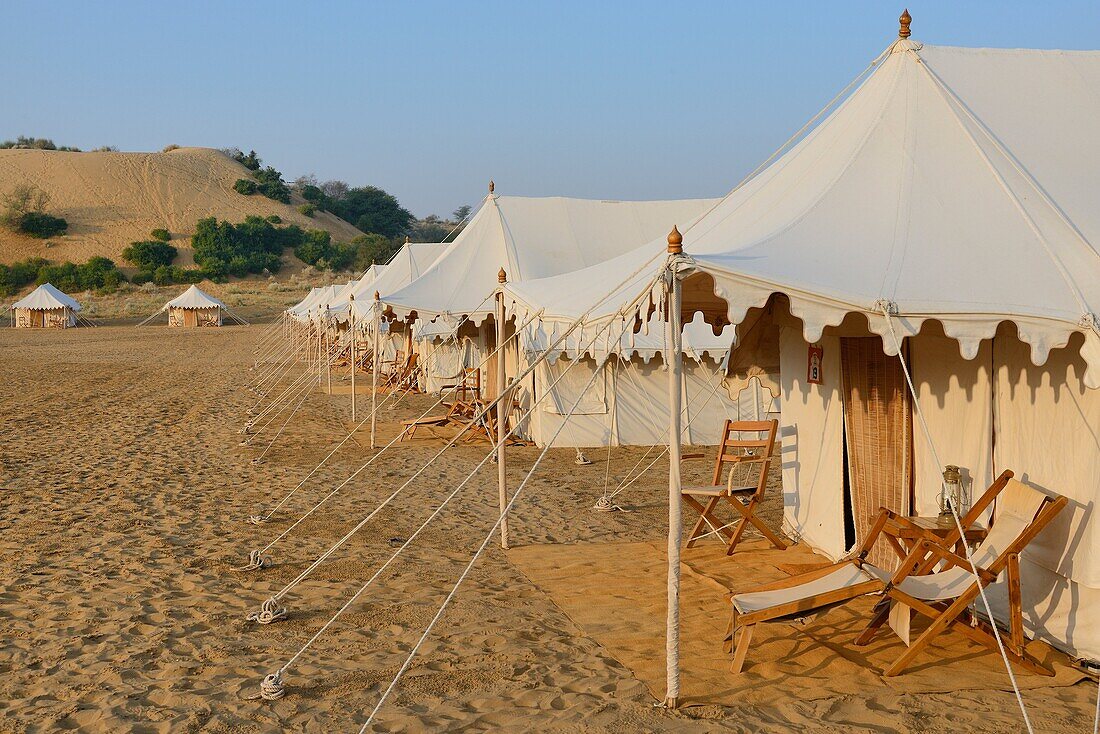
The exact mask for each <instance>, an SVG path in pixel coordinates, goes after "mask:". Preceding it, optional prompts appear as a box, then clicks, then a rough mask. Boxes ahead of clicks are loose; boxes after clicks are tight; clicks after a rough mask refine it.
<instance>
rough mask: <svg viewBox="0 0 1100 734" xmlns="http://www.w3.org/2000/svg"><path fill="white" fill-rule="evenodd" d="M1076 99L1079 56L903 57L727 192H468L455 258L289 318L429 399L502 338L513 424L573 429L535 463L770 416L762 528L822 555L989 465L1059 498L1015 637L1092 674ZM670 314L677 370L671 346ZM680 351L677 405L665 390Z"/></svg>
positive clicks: (393, 272)
mask: <svg viewBox="0 0 1100 734" xmlns="http://www.w3.org/2000/svg"><path fill="white" fill-rule="evenodd" d="M1097 89H1100V53H1098V52H1093V51H1037V50H1019V49H1015V50H1000V49H976V48H952V47H940V46H931V45H925V44H921V43H917V42H915V41H913V40H911V39H909V38H908V34H905V37H901V38H899V39H898V40H896V41H895V42H894V43H892V44H891V45H890V47H889V48H888V49H887V50H886V51H884V52H883V53H882V54H881V55H880V56H879V57H877V58H876V59H874V61H873V62H872V63H871V64H870V65H869V66H868V68H867V69H866V70H865V71H864V72H863V73H862V74H861V75H860V76H859V77H858V78H857V79H856V80H854V81H853V83H852V84H851V85H849V87H848V88H847V89H846V90H845V92H844V93H842V95H840V97H838V99H837V100H835V101H834V103H831V104H830V106H829V107H827V108H826V109H825V110H823V111H822V112H821V113H820V114H819V115H818V116H815V118H813V119H812V120H811V121H810V122H809V123H808V124H807V126H806V127H805V128H803V130H802V131H800V133H799V134H798V135H796V136H795V138H793V139H792V140H791V141H789V142H788V144H786V145H785V146H784V147H783V148H782V149H781V150H780V151H778V152H777V154H776V155H774V156H773V157H772V158H770V159H769V160H768V161H767V162H766V163H765V165H762V166H761V167H760V168H759V169H758V170H757V171H755V172H754V174H753V175H751V176H750V177H749V178H748V179H746V180H745V181H744V182H742V183H741V184H740V185H738V186H737V187H736V188H734V189H733V190H732V191H731V192H730V193H729V194H727V195H726V196H725V197H722V198H720V199H699V200H682V201H649V202H621V201H590V200H580V199H569V198H559V197H554V198H525V197H513V196H501V195H498V194H496V193H495V191H494V187H493V185H492V184H490V187H489V194H488V196H487V197H486V198H485V200H484V201H483V202H482V203H481V206H480V208H479V209H478V210H477V211H476V213H475V214H474V215H473V216H472V218H471V219H470V220H469V221H468V222H467V223H466V226H465V228H464V229H463V230H462V231H461V233H460V234H459V235H458V236H457V237H456V238H455V239H454V241H453V242H450V243H447V244H421V243H407V244H406V245H405V246H404V247H403V248H402V250H401V251H400V253H399V254H398V255H397V256H396V257H395V259H394V260H393V262H391V263H389V264H388V265H385V266H380V267H373V268H372V269H371V270H370V271H369V272H367V273H366V274H364V275H363V277H362V278H359V279H357V280H355V281H352V282H350V283H347V284H344V285H342V286H330V287H326V288H318V289H314V290H313V291H311V292H310V293H309V294H308V295H307V296H306V297H305V298H304V299H303V300H302V301H301V302H300V303H299V304H297V305H296V306H294V307H292V308H291V309H289V310H288V311H287V312H286V314H285V316H286V319H287V321H288V323H292V324H297V325H300V326H303V328H308V329H314V330H315V331H317V332H318V333H320V331H321V330H322V329H333V330H340V329H347V328H348V326H347V325H348V324H349V323H352V322H354V323H356V324H357V327H356V329H353V330H352V334H353V337H355V338H360V337H359V335H358V332H357V330H358V329H362V330H363V334H366V333H367V332H369V331H370V330H371V329H372V328H376V329H377V330H378V332H379V334H380V336H384V338H380V339H378V343H379V344H380V345H381V346H380V348H381V349H384V350H385V352H386V353H385V358H386V359H389V360H396V358H397V355H398V353H399V352H402V353H404V354H405V355H406V358H407V356H408V355H411V354H413V353H416V354H417V355H419V364H420V369H421V375H420V377H419V379H420V380H421V385H422V387H423V388H424V389H425V390H427V391H437V390H439V389H440V388H441V387H442V386H443V385H445V384H453V383H454V381H455V380H456V379H457V378H459V377H460V376H461V374H462V372H463V371H464V370H467V369H471V368H474V367H476V366H477V365H483V364H486V357H488V356H489V355H490V354H491V353H492V352H493V350H494V349H495V348H496V345H497V343H498V341H499V339H500V337H499V336H498V334H505V335H507V336H510V337H515V338H514V339H511V341H508V342H506V344H505V347H504V349H503V350H502V353H503V360H504V363H505V374H506V375H507V376H508V379H511V377H513V376H515V375H518V374H521V373H522V372H523V371H524V370H525V369H526V368H527V367H529V366H535V369H534V371H533V372H532V373H531V375H530V376H529V377H528V378H527V379H526V381H525V382H524V384H523V386H522V389H520V390H519V392H520V393H522V394H520V395H519V396H518V402H519V403H520V404H527V405H529V404H531V403H532V399H533V397H534V396H538V395H543V394H546V392H547V391H549V392H550V393H551V397H552V399H551V400H549V401H548V402H547V404H546V405H545V406H543V407H540V408H539V409H538V410H535V411H534V412H533V413H532V415H531V416H530V417H529V418H528V419H527V422H526V424H525V425H524V426H523V431H524V434H525V436H526V437H527V438H529V439H531V440H532V441H534V442H535V443H536V444H540V445H541V444H544V443H545V442H546V441H547V440H548V438H549V437H550V436H552V435H554V433H555V431H556V429H557V427H558V426H560V425H561V423H562V421H563V420H565V418H564V416H565V415H566V414H567V413H571V415H570V417H569V419H568V426H567V428H566V430H565V431H563V432H562V433H561V435H560V436H559V438H558V440H557V442H556V445H572V446H598V445H609V444H610V445H618V444H653V443H658V442H661V441H662V440H666V438H667V440H668V441H670V442H676V443H677V444H678V443H679V442H687V443H695V444H713V443H715V442H716V441H717V438H718V434H719V429H720V428H721V425H722V421H723V419H725V418H727V417H731V418H739V417H740V418H748V417H761V416H764V415H765V414H772V415H773V416H774V417H777V418H778V419H779V421H780V430H779V435H780V437H781V443H782V447H781V459H782V461H781V463H782V483H783V495H784V502H783V505H784V508H783V514H784V518H783V520H784V530H785V531H786V532H787V533H788V534H789V535H790V536H792V537H795V538H798V539H800V540H801V541H803V542H805V543H807V544H808V545H810V546H811V547H812V548H814V549H815V550H818V551H820V552H822V553H824V554H825V555H827V556H829V557H830V558H833V559H836V558H840V557H843V556H844V555H845V554H846V553H848V552H849V551H850V550H851V549H852V548H855V547H857V546H858V544H859V543H860V542H861V541H862V539H863V538H864V537H865V535H866V533H867V532H868V530H869V522H870V517H871V516H872V515H873V513H874V512H875V511H876V509H877V508H878V507H879V506H887V507H890V508H891V509H893V510H895V511H897V512H899V513H902V514H906V515H935V514H936V511H937V510H938V509H939V507H940V495H941V492H942V488H943V478H942V474H943V471H944V468H945V466H946V465H948V464H950V465H953V466H958V467H960V468H961V472H962V475H963V482H964V484H967V485H969V487H970V488H971V494H972V496H975V497H976V496H977V495H978V494H980V493H981V491H982V490H983V489H984V488H985V487H987V486H989V485H990V484H992V482H993V480H994V478H995V477H997V476H998V475H999V474H1000V472H1002V471H1003V470H1005V469H1012V470H1013V471H1015V472H1016V475H1017V477H1020V478H1022V479H1023V480H1024V481H1025V482H1026V483H1028V484H1030V485H1031V486H1033V487H1035V488H1038V489H1040V490H1046V491H1049V492H1051V493H1056V494H1058V495H1062V496H1065V497H1068V498H1069V500H1070V505H1069V507H1068V508H1067V509H1066V511H1064V512H1062V513H1061V514H1060V516H1059V517H1058V518H1057V519H1056V520H1055V521H1054V522H1053V523H1052V524H1051V525H1050V527H1048V528H1047V529H1046V530H1045V531H1044V532H1043V533H1042V535H1041V536H1040V538H1039V539H1038V540H1037V541H1036V542H1034V543H1032V544H1031V545H1030V546H1028V548H1027V550H1026V551H1024V553H1023V557H1022V561H1021V562H1022V568H1023V581H1022V589H1023V591H1022V593H1023V597H1024V599H1023V602H1024V609H1025V625H1026V627H1027V629H1028V632H1029V634H1031V635H1034V636H1036V637H1039V638H1042V639H1045V640H1047V641H1049V642H1051V643H1052V644H1054V645H1056V646H1058V647H1060V648H1062V649H1064V650H1067V651H1069V652H1071V653H1073V654H1076V655H1079V656H1083V657H1087V658H1091V659H1093V660H1098V659H1100V624H1097V622H1096V620H1095V616H1094V615H1090V613H1089V612H1088V610H1089V609H1090V608H1093V607H1094V606H1095V605H1097V604H1100V558H1098V555H1097V553H1096V551H1095V549H1096V548H1097V545H1098V543H1100V537H1098V534H1100V530H1098V528H1100V525H1098V523H1097V522H1096V521H1095V519H1094V514H1095V511H1096V504H1097V501H1098V499H1100V428H1098V427H1100V389H1098V388H1100V318H1098V315H1097V314H1098V313H1100V250H1098V243H1100V207H1097V206H1096V202H1097V201H1098V200H1100V138H1098V137H1097V136H1096V135H1095V133H1094V128H1095V125H1096V120H1097V119H1100V95H1098V94H1097V93H1096V90H1097ZM674 225H675V226H676V227H677V229H676V230H674V234H673V235H672V236H668V232H669V230H670V229H671V228H673V226H674ZM680 232H682V240H681V235H680ZM681 241H682V251H681V249H680V244H679V243H680V242H681ZM499 309H503V310H499ZM500 313H503V314H505V320H504V324H503V325H502V326H501V328H498V324H497V320H498V318H499V314H500ZM681 313H682V318H683V322H684V328H683V332H682V347H681V345H680V344H678V343H677V342H678V341H679V340H678V339H676V338H675V337H674V336H671V335H670V334H669V332H668V331H667V330H666V324H667V323H668V322H669V321H670V320H671V321H672V322H673V323H676V321H675V318H678V317H680V315H681ZM372 325H374V326H372ZM363 344H364V348H365V349H370V346H369V342H366V341H364V342H363ZM682 355H683V356H686V357H688V359H686V360H683V362H684V367H683V375H684V377H683V382H682V384H681V388H680V389H681V390H682V396H681V397H682V399H681V400H680V401H676V400H674V399H673V397H672V396H673V395H674V393H675V392H676V391H675V390H672V391H670V389H669V387H668V382H669V379H668V372H669V371H668V370H667V369H666V368H665V365H666V363H668V364H673V363H674V362H679V360H680V359H681V356H682ZM381 358H382V357H381V356H380V355H378V354H376V355H375V359H376V360H379V359H381ZM569 363H577V364H576V366H577V368H578V369H577V370H575V371H573V372H572V373H570V375H569V376H568V377H567V378H566V379H562V380H560V381H555V377H556V376H560V375H561V374H562V365H563V364H569ZM487 364H489V365H493V364H494V363H493V360H492V359H489V360H488V362H487ZM496 371H497V370H496V368H495V366H491V367H488V368H486V369H485V370H484V372H485V378H486V383H487V391H488V392H489V394H495V391H496V390H497V386H496V385H495V384H494V380H495V379H496V378H495V377H494V375H495V374H496ZM593 374H596V379H595V380H592V376H593ZM590 383H592V385H593V386H592V387H591V388H589V389H588V390H587V391H585V393H584V394H583V395H581V394H580V391H581V390H583V389H584V388H585V387H586V386H588V385H589V384H590ZM676 402H681V403H682V405H683V410H682V414H681V415H679V416H674V415H670V412H674V411H670V406H671V405H675V403H676ZM574 405H575V406H576V407H577V409H576V410H568V409H567V406H574ZM676 422H679V423H680V425H681V426H682V432H680V433H679V434H678V435H677V432H676V430H675V429H673V430H672V432H671V433H669V425H670V423H672V424H673V425H675V423H676ZM663 437H665V438H663ZM1005 586H1006V584H1004V583H999V584H997V585H996V586H995V587H994V593H993V595H992V598H991V600H992V602H993V604H994V608H995V611H996V612H997V614H998V615H1000V614H1002V613H1004V612H1005V610H1006V609H1007V594H1008V591H1007V589H1006V588H1005Z"/></svg>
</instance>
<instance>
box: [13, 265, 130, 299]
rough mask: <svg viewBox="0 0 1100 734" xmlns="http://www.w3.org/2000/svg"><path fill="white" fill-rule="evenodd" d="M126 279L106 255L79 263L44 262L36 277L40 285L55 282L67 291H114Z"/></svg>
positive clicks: (36, 281)
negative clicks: (52, 263) (56, 263)
mask: <svg viewBox="0 0 1100 734" xmlns="http://www.w3.org/2000/svg"><path fill="white" fill-rule="evenodd" d="M125 280H126V279H125V278H124V277H123V275H122V273H121V272H120V271H119V270H118V268H117V267H116V266H115V264H114V262H112V261H111V260H109V259H108V258H105V257H93V258H89V260H88V261H87V262H85V263H82V264H79V265H77V264H76V263H71V262H64V263H61V264H59V265H50V264H44V265H41V266H40V267H39V268H38V272H37V273H36V274H35V278H34V282H35V283H37V284H38V285H42V284H43V283H53V284H54V285H55V286H57V287H58V288H60V289H61V290H62V291H65V292H67V293H76V292H79V291H88V290H98V291H101V292H104V293H113V292H114V291H115V290H117V289H118V286H119V284H120V283H123V282H124V281H125Z"/></svg>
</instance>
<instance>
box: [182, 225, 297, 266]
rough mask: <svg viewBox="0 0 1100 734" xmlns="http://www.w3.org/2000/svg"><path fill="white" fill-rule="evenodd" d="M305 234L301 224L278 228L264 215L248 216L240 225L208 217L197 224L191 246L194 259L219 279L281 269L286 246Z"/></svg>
mask: <svg viewBox="0 0 1100 734" xmlns="http://www.w3.org/2000/svg"><path fill="white" fill-rule="evenodd" d="M303 235H304V233H303V232H302V229H301V228H300V227H297V226H295V225H291V226H289V227H283V228H279V227H276V226H274V225H273V224H272V223H271V222H269V221H267V220H266V219H264V218H262V217H247V218H246V219H245V220H244V221H243V222H241V223H240V224H237V225H234V224H231V223H229V222H219V221H218V220H217V219H216V218H214V217H209V218H207V219H200V220H199V222H198V224H196V225H195V235H194V236H193V237H192V238H191V246H192V247H193V248H194V250H195V263H196V264H197V265H199V266H200V267H201V268H202V269H203V271H205V272H206V273H207V274H208V275H209V277H210V278H212V279H219V278H225V277H226V276H228V275H238V276H240V275H247V274H248V273H261V272H263V271H264V270H265V269H266V270H270V271H271V272H276V271H278V269H279V266H280V264H281V263H280V260H279V257H280V256H281V255H282V253H283V250H284V249H285V248H286V247H297V246H298V245H299V244H300V243H301V241H302V237H303Z"/></svg>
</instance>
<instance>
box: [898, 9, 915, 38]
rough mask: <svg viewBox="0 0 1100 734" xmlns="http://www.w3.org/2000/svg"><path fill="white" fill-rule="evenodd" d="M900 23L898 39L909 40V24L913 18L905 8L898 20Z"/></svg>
mask: <svg viewBox="0 0 1100 734" xmlns="http://www.w3.org/2000/svg"><path fill="white" fill-rule="evenodd" d="M898 20H899V21H900V22H901V28H899V29H898V38H909V35H910V33H911V32H910V30H909V24H910V23H912V22H913V16H911V15H909V8H906V9H905V10H904V11H903V12H902V14H901V17H900V18H898Z"/></svg>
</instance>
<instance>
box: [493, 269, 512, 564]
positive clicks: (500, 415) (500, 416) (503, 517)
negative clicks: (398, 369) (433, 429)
mask: <svg viewBox="0 0 1100 734" xmlns="http://www.w3.org/2000/svg"><path fill="white" fill-rule="evenodd" d="M497 282H498V283H500V288H499V289H498V290H497V297H496V300H497V304H496V305H497V312H496V322H497V323H496V327H497V343H496V352H497V394H496V397H498V398H500V399H499V400H498V401H497V411H496V412H497V493H498V494H499V498H498V499H499V500H500V547H501V548H504V549H505V550H507V549H508V473H507V468H506V465H505V463H504V461H505V457H504V439H505V438H507V436H508V414H509V413H511V412H512V411H511V410H510V409H509V407H506V405H505V404H506V403H508V402H510V400H509V398H508V396H506V395H504V384H505V381H506V380H507V379H508V378H507V365H505V363H504V316H505V314H504V284H505V283H507V282H508V274H507V273H505V272H504V268H501V269H500V272H499V273H497Z"/></svg>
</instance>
